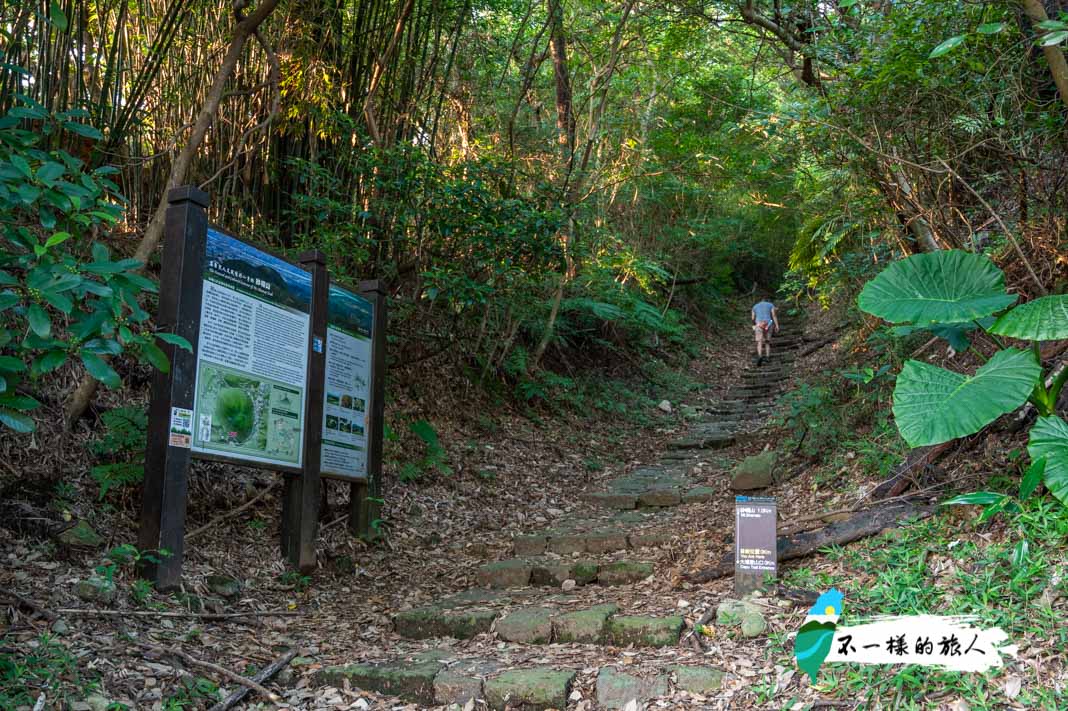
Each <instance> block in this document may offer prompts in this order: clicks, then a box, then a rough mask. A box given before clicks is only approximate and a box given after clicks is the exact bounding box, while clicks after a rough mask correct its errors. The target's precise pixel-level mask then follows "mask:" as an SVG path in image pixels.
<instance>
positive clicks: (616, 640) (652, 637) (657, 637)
mask: <svg viewBox="0 0 1068 711" xmlns="http://www.w3.org/2000/svg"><path fill="white" fill-rule="evenodd" d="M682 627H683V619H682V618H681V617H679V616H677V615H676V616H672V617H645V616H632V617H613V618H611V619H609V620H608V625H607V627H606V629H605V637H606V639H607V640H608V641H609V642H610V643H611V644H614V645H617V646H619V647H627V646H630V645H633V646H635V647H668V646H671V645H673V644H678V643H679V637H680V636H681V635H682Z"/></svg>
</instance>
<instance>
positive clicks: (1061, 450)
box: [857, 250, 1068, 504]
mask: <svg viewBox="0 0 1068 711" xmlns="http://www.w3.org/2000/svg"><path fill="white" fill-rule="evenodd" d="M1015 301H1016V297H1015V296H1013V295H1010V294H1008V293H1006V291H1005V278H1004V274H1003V273H1002V272H1001V270H1000V269H998V268H997V266H996V265H995V264H994V263H993V262H992V261H990V259H989V258H987V257H986V256H984V255H981V254H973V253H969V252H963V251H959V250H947V251H940V252H932V253H928V254H918V255H914V256H912V257H909V258H907V259H903V260H901V261H898V262H894V263H893V264H891V265H890V266H889V267H887V268H886V269H885V270H884V271H883V272H881V273H880V274H879V275H878V276H877V277H876V278H875V279H873V280H871V281H870V282H869V283H868V284H867V285H866V286H865V287H864V289H863V290H862V291H861V293H860V296H859V297H858V299H857V303H858V305H859V306H860V308H861V310H863V311H865V312H867V313H869V314H872V315H874V316H878V317H880V318H883V319H886V320H887V321H890V322H891V323H906V324H909V325H912V326H920V327H946V328H957V329H959V328H962V327H964V326H971V327H974V328H976V329H983V330H985V331H986V332H987V333H989V334H991V335H992V336H994V337H995V338H996V337H997V336H1002V337H1009V338H1014V339H1018V340H1022V341H1029V342H1031V345H1032V348H1031V349H1030V350H1019V349H1015V348H1002V349H1001V350H1000V351H998V352H997V353H995V354H994V355H993V357H991V358H990V359H989V360H988V361H986V362H985V363H984V364H983V365H982V366H981V367H979V369H978V370H976V372H975V373H974V374H972V375H970V376H968V375H963V374H960V373H956V372H953V371H950V370H946V369H945V368H940V367H938V366H935V365H931V364H929V363H924V362H921V361H917V360H909V361H907V362H906V363H905V366H904V368H903V369H902V371H901V373H900V374H899V375H898V377H897V385H896V387H895V389H894V408H893V410H894V417H895V420H896V422H897V427H898V431H900V432H901V436H902V437H903V438H904V439H905V441H906V442H908V443H909V445H910V446H912V447H921V446H925V445H933V444H939V443H942V442H948V441H949V440H952V439H956V438H958V437H965V436H967V435H970V434H974V433H976V432H978V431H979V430H981V429H982V428H983V427H985V426H986V425H988V424H990V423H991V422H993V421H994V420H995V419H997V418H998V417H1000V416H1002V415H1004V414H1006V413H1009V412H1013V411H1014V410H1016V409H1017V408H1019V407H1020V406H1021V405H1023V404H1024V403H1025V402H1028V401H1030V402H1031V403H1032V404H1033V405H1034V406H1035V408H1036V409H1037V410H1038V412H1039V415H1040V417H1039V419H1038V422H1037V424H1036V425H1035V426H1034V427H1033V428H1032V430H1031V434H1030V443H1029V445H1028V452H1029V453H1030V455H1031V459H1032V461H1033V462H1035V464H1036V466H1038V465H1040V466H1041V471H1042V472H1043V477H1044V480H1045V483H1046V486H1047V488H1048V489H1049V490H1050V492H1051V493H1052V494H1053V495H1054V496H1055V497H1057V498H1058V499H1059V500H1060V501H1062V502H1063V503H1065V504H1068V424H1066V423H1065V421H1064V420H1063V419H1061V418H1060V417H1059V416H1058V415H1057V413H1056V411H1055V410H1056V403H1057V399H1058V397H1059V396H1060V393H1061V389H1062V388H1063V386H1064V383H1065V380H1066V378H1068V368H1066V369H1063V370H1062V371H1061V372H1060V373H1058V374H1053V373H1050V374H1048V375H1044V374H1043V372H1042V366H1041V363H1040V360H1039V357H1038V354H1039V350H1038V344H1039V342H1041V341H1047V340H1059V339H1064V338H1068V295H1065V294H1059V295H1053V296H1044V297H1041V298H1038V299H1035V300H1033V301H1030V302H1028V303H1026V304H1023V305H1020V306H1017V307H1015V308H1013V309H1010V310H1008V311H1005V309H1006V308H1007V307H1009V306H1010V305H1012V304H1013V303H1015ZM999 313H1000V316H999V317H998V318H997V319H996V320H994V321H993V322H991V321H990V320H989V319H990V317H993V316H995V315H997V314H999ZM1030 488H1031V489H1033V488H1034V487H1033V485H1032V486H1031V487H1030ZM1028 493H1029V492H1028Z"/></svg>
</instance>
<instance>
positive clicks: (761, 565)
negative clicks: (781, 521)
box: [734, 496, 779, 595]
mask: <svg viewBox="0 0 1068 711" xmlns="http://www.w3.org/2000/svg"><path fill="white" fill-rule="evenodd" d="M777 515H778V512H777V510H776V506H775V499H774V498H771V497H759V496H736V497H735V498H734V592H735V593H736V594H738V595H745V594H746V593H750V592H753V591H754V590H757V589H758V588H760V586H761V585H763V584H764V580H765V578H766V577H768V576H771V577H772V578H774V577H775V574H776V572H777V568H778V560H779V557H778V548H777V543H776V532H775V525H776V520H777Z"/></svg>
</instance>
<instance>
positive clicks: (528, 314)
mask: <svg viewBox="0 0 1068 711" xmlns="http://www.w3.org/2000/svg"><path fill="white" fill-rule="evenodd" d="M1064 9H1065V8H1064V7H1062V6H1061V4H1060V3H1059V2H1056V1H1051V2H1047V3H1045V5H1043V4H1041V3H1038V2H1036V1H1028V2H1020V3H1017V2H944V3H925V2H857V1H855V0H854V1H850V0H841V1H838V2H799V3H795V4H793V5H784V4H782V3H779V2H751V1H750V2H710V3H690V2H667V3H644V2H637V1H634V2H631V1H629V0H626V1H624V2H622V3H601V2H568V1H566V0H546V2H535V1H534V0H531V1H530V2H478V1H477V0H460V1H458V2H452V1H450V0H399V1H393V0H372V1H369V2H345V1H328V2H299V3H296V2H285V1H279V0H275V1H271V0H267V1H265V2H262V3H260V4H258V5H256V6H255V7H250V6H249V4H248V3H247V2H243V1H239V2H235V3H232V4H231V3H218V2H199V1H197V0H176V1H175V2H170V3H159V2H153V1H152V0H146V1H143V2H127V1H125V0H120V1H113V2H106V1H105V2H89V1H83V0H68V1H66V2H63V1H60V0H46V1H42V2H20V3H10V2H8V3H5V4H4V6H3V7H2V9H0V30H2V33H3V37H2V51H3V60H4V63H3V72H4V73H3V83H2V86H0V109H3V110H4V111H5V112H6V116H7V118H5V119H4V124H3V129H2V130H3V132H4V134H5V135H4V141H3V150H4V152H5V159H6V160H8V161H9V163H8V165H9V166H11V165H14V166H15V167H14V168H12V167H8V168H6V171H7V173H6V180H8V182H7V184H6V185H7V188H8V189H7V191H6V199H7V200H8V202H9V204H10V209H11V210H12V211H13V214H16V215H17V217H16V218H15V219H14V220H13V221H11V220H8V221H7V222H6V224H7V225H8V228H9V229H13V228H14V225H16V224H17V225H18V226H19V227H18V229H22V230H24V231H25V234H26V235H29V234H32V235H36V236H40V237H41V238H42V239H47V237H48V234H49V233H50V231H55V230H60V229H62V231H63V232H64V233H70V234H73V235H74V236H75V237H76V238H77V239H72V240H69V241H67V242H65V243H64V245H63V247H62V249H69V250H70V252H71V254H72V255H74V257H75V258H77V259H83V258H85V259H91V257H90V256H89V255H88V251H89V243H90V241H91V240H90V238H96V239H99V240H101V241H102V242H105V243H107V244H108V245H110V246H111V247H112V248H113V249H114V250H115V252H116V253H117V254H118V255H119V256H121V257H131V258H133V259H137V260H141V261H145V260H147V261H149V262H150V263H151V262H153V261H154V260H155V259H157V256H156V255H157V254H158V251H157V247H158V244H159V242H160V238H161V235H162V205H163V202H162V200H163V195H164V192H165V189H166V188H167V187H168V186H172V187H173V186H175V185H178V184H196V185H199V186H200V187H202V188H203V189H205V190H207V191H209V192H210V193H211V195H212V204H211V216H212V218H213V219H214V220H215V221H216V222H217V223H219V224H222V225H226V226H227V227H229V228H230V229H232V230H233V231H235V232H238V233H240V234H242V235H243V236H245V237H247V238H249V239H253V240H256V241H259V242H261V243H263V244H266V245H268V246H271V247H275V248H280V249H282V250H285V251H288V252H290V253H295V252H297V251H299V250H301V249H303V248H307V247H309V246H314V247H318V248H322V249H324V250H325V251H326V252H328V253H329V255H330V258H331V262H332V265H333V268H334V269H335V270H336V271H337V274H338V275H340V276H341V278H342V279H343V280H344V279H349V280H355V279H358V278H366V277H377V278H383V279H386V280H387V281H388V282H389V283H390V285H391V289H392V290H393V292H394V295H395V296H396V297H397V298H396V306H397V312H396V314H395V319H394V326H395V328H396V332H397V333H398V336H399V337H398V347H399V353H398V354H397V360H398V362H399V363H402V364H403V363H405V362H418V361H422V360H424V359H430V358H437V357H438V356H439V354H442V353H444V354H445V357H446V358H453V359H454V360H455V362H457V363H458V364H465V365H466V367H469V368H470V369H471V372H472V373H474V374H477V375H478V376H479V378H480V379H481V380H485V378H486V377H487V376H488V375H490V374H493V375H495V376H501V377H504V378H505V379H506V380H509V381H512V382H519V383H523V382H526V383H528V387H527V391H528V392H542V391H543V390H544V387H545V385H546V384H545V383H542V386H539V387H533V386H529V383H530V381H529V380H528V378H530V377H534V378H535V379H536V378H538V377H542V376H541V375H537V374H538V373H542V372H543V371H542V370H541V366H542V365H543V364H544V361H545V359H546V358H549V359H550V360H551V361H552V362H553V363H555V364H556V366H563V367H568V366H566V365H565V364H566V363H567V362H569V361H568V360H567V353H568V351H569V349H572V350H573V349H574V348H575V347H576V346H580V345H581V346H583V347H586V348H587V350H586V351H584V352H585V353H586V355H587V357H588V356H589V354H591V353H593V352H596V351H597V350H603V351H605V352H611V351H613V349H616V348H618V347H620V346H623V345H627V347H630V346H635V347H645V346H646V345H648V344H649V343H659V342H660V338H668V339H672V338H675V339H678V338H680V337H681V336H682V334H683V332H684V330H685V328H686V321H687V319H688V318H696V319H697V320H698V321H699V322H703V323H709V322H714V321H716V320H718V319H720V318H722V313H721V312H720V311H719V308H720V307H721V306H722V304H723V298H724V297H725V296H727V295H729V294H731V293H735V292H747V291H750V290H752V289H754V288H767V287H775V286H778V285H779V284H780V282H781V278H782V276H783V275H784V274H787V273H788V274H789V275H790V277H789V278H788V279H787V280H786V281H785V282H782V283H783V284H784V287H783V288H784V290H785V291H784V293H785V294H786V295H791V294H799V293H801V292H802V291H804V290H807V289H818V290H820V292H821V293H822V294H824V295H828V294H831V293H833V292H834V290H835V289H837V288H839V287H845V288H847V289H854V290H855V289H856V288H857V287H858V286H859V285H860V283H861V282H862V280H863V279H864V278H865V277H866V276H870V275H871V274H873V273H874V272H875V271H877V269H878V267H879V266H880V264H881V263H883V262H885V260H886V259H887V258H888V257H891V256H893V255H902V254H909V253H913V252H916V251H926V250H932V249H939V248H951V247H962V248H966V249H974V248H989V249H994V250H995V251H996V250H998V249H1002V247H1004V248H1005V249H1012V250H1013V255H1014V256H1013V258H1012V259H1011V260H1010V261H1011V263H1010V264H1007V268H1008V269H1009V271H1010V273H1011V274H1013V275H1014V277H1015V276H1017V272H1019V276H1020V278H1019V279H1016V278H1014V283H1013V288H1017V289H1022V290H1025V291H1032V292H1035V293H1038V290H1040V289H1042V288H1044V287H1042V286H1041V284H1040V283H1039V282H1043V283H1047V284H1049V283H1053V282H1056V281H1057V279H1062V280H1063V271H1064V264H1063V261H1061V262H1058V261H1057V259H1058V257H1057V245H1058V242H1057V240H1059V239H1062V237H1061V235H1062V234H1063V229H1064V226H1063V214H1064V209H1065V204H1064V201H1065V199H1066V198H1065V195H1066V194H1068V193H1066V191H1065V190H1064V180H1065V175H1068V172H1066V171H1065V170H1064V168H1065V156H1066V153H1065V151H1064V135H1065V134H1064V117H1065V107H1066V105H1068V103H1066V102H1068V99H1066V97H1065V96H1064V94H1063V92H1064V90H1065V87H1066V86H1068V84H1066V83H1065V77H1064V71H1065V67H1064V57H1063V53H1062V49H1061V47H1062V45H1063V43H1064V39H1065V37H1066V35H1065V34H1064V32H1065V30H1064V29H1063V27H1064V25H1063V22H1062V20H1061V19H1059V18H1061V14H1060V13H1061V12H1062V11H1063V10H1064ZM1058 86H1060V87H1061V89H1060V91H1061V94H1058V91H1059V90H1058ZM27 132H29V133H27ZM31 135H32V136H33V139H32V140H31V139H30V138H29V137H28V136H31ZM56 151H61V153H56ZM48 152H51V153H48ZM49 155H51V158H49ZM57 156H58V157H57ZM19 159H21V160H25V161H26V166H27V168H28V169H30V170H31V173H29V174H23V171H20V170H19V167H20V166H21V164H20V163H17V162H16V161H17V160H19ZM57 161H58V164H60V165H62V166H65V167H63V172H62V173H61V174H58V175H56V176H55V177H54V178H53V181H52V183H49V182H48V181H47V180H45V178H48V177H50V175H46V176H44V177H42V176H41V175H40V172H38V173H36V174H34V173H33V172H32V171H33V170H38V171H39V168H38V166H40V165H43V164H45V163H56V162H57ZM112 170H115V171H116V172H115V173H111V171H112ZM94 171H95V172H94ZM87 175H88V176H96V177H95V178H93V177H90V178H88V179H89V180H99V181H100V185H98V186H95V187H94V188H93V191H95V192H92V195H93V196H94V197H96V198H97V199H99V200H100V201H102V203H106V205H107V206H108V209H112V208H111V206H114V210H113V213H109V214H108V215H107V216H106V219H105V217H101V215H104V212H102V211H101V210H96V211H95V213H96V216H93V215H89V216H88V217H85V216H84V215H83V217H84V219H79V220H73V219H72V218H73V217H74V216H75V215H74V213H78V212H79V210H81V211H83V212H84V207H85V206H84V205H81V204H79V205H76V206H75V205H72V204H71V200H70V199H69V198H71V197H75V198H78V199H79V203H80V202H81V199H84V198H85V197H86V196H85V195H72V193H71V190H70V189H66V188H65V187H64V186H65V185H67V184H70V183H73V184H77V179H78V178H80V177H81V176H87ZM109 176H110V177H109ZM26 180H28V181H29V182H30V183H32V185H26V186H23V185H22V183H21V182H20V181H26ZM56 181H58V182H56ZM53 183H54V184H53ZM40 188H43V190H39V189H40ZM77 189H80V188H76V190H77ZM20 191H24V192H20ZM56 191H58V194H54V193H55V192H56ZM36 193H40V194H39V195H38V194H36ZM57 211H58V212H59V213H61V214H57ZM89 212H91V213H92V212H94V211H89ZM35 239H36V237H35ZM1021 243H1023V244H1022V245H1021ZM57 249H59V247H57ZM1005 254H1008V252H1007V251H1006V252H1005ZM1061 259H1062V260H1063V258H1061ZM153 268H154V267H151V266H150V271H151V269H153ZM133 271H135V272H136V269H134V270H133ZM1056 274H1060V275H1061V276H1056ZM140 288H142V287H141V286H139V285H137V284H132V283H131V284H130V294H131V299H130V300H133V301H136V299H133V298H132V297H133V295H134V292H136V291H138V290H139V289H140ZM61 305H63V304H61ZM54 307H55V304H52V308H54ZM93 308H94V307H93V306H92V304H91V303H90V304H88V305H87V306H84V308H83V310H88V311H91V310H92V309H93ZM61 310H62V309H61ZM64 315H65V316H69V312H66V313H65V314H64ZM38 320H40V319H38ZM91 331H92V329H89V330H88V331H86V333H87V335H88V334H89V333H90V332H91ZM650 336H656V337H659V338H653V339H650ZM120 340H122V339H120ZM457 343H460V344H462V345H460V346H456V344H457ZM47 345H48V344H45V343H36V344H35V343H25V342H23V343H22V344H16V343H13V344H9V345H8V346H5V348H13V347H14V348H15V349H16V351H18V350H19V349H22V350H24V351H25V352H26V354H29V353H39V352H40V351H42V350H45V351H47V348H46V346H47ZM64 348H66V346H65V347H64ZM109 348H112V350H114V348H113V347H109ZM590 348H592V349H593V351H591V350H589V349H590ZM118 350H122V349H121V348H119V349H118ZM132 350H133V351H137V349H136V348H134V349H132ZM147 350H149V351H151V348H150V347H149V348H147ZM116 354H117V353H116ZM103 355H111V353H110V351H105V352H104V353H103ZM149 355H150V356H151V357H156V355H157V354H155V353H153V352H150V353H149ZM56 358H57V359H58V356H56ZM90 360H91V361H92V363H93V366H94V367H93V369H92V370H95V371H96V373H95V375H98V376H99V375H100V374H106V375H107V377H109V378H110V373H111V372H112V371H111V369H110V367H107V368H106V369H105V368H104V367H98V364H97V363H96V362H95V360H93V359H92V357H90ZM157 360H158V358H157ZM556 366H554V367H556ZM531 373H534V374H535V375H534V376H531V375H530V374H531ZM93 388H94V384H93V382H92V380H91V379H88V378H87V379H85V380H83V382H82V384H81V386H79V388H78V389H77V392H76V393H75V394H73V395H69V396H68V398H67V411H68V415H69V416H72V417H76V416H77V415H78V414H79V413H80V412H81V411H83V410H84V408H85V406H86V405H87V404H88V402H89V400H90V399H91V397H92V390H93Z"/></svg>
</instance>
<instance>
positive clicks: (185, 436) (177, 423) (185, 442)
mask: <svg viewBox="0 0 1068 711" xmlns="http://www.w3.org/2000/svg"><path fill="white" fill-rule="evenodd" d="M169 443H170V445H171V446H172V447H182V448H183V449H189V448H190V447H192V446H193V411H192V410H190V409H188V408H185V407H172V408H171V436H170V441H169Z"/></svg>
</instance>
